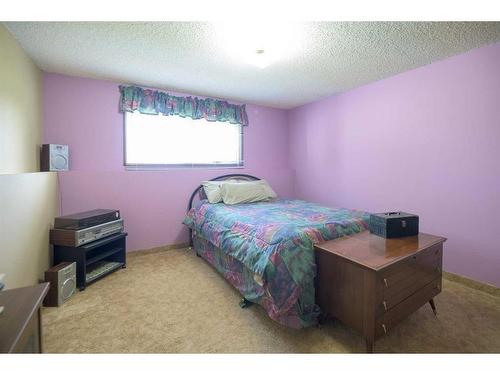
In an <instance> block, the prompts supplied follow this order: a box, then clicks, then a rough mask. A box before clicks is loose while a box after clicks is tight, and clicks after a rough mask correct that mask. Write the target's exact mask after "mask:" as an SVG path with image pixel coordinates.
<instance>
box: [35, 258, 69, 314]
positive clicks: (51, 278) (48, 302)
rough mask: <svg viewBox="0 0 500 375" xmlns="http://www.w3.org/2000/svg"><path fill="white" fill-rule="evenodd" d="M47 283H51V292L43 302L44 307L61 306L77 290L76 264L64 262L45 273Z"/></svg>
mask: <svg viewBox="0 0 500 375" xmlns="http://www.w3.org/2000/svg"><path fill="white" fill-rule="evenodd" d="M45 281H46V282H48V283H50V290H49V292H48V293H47V296H46V297H45V300H44V301H43V305H44V306H50V307H54V306H60V305H62V304H63V303H64V302H66V301H67V300H68V299H69V298H70V297H71V296H72V295H73V293H75V290H76V263H75V262H72V263H69V262H63V263H59V264H58V265H57V266H54V267H52V268H49V269H48V270H47V271H45Z"/></svg>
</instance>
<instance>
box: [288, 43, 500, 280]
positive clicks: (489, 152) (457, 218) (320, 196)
mask: <svg viewBox="0 0 500 375" xmlns="http://www.w3.org/2000/svg"><path fill="white" fill-rule="evenodd" d="M288 123H289V127H290V129H289V130H290V134H289V139H290V145H289V150H290V167H291V168H292V169H293V170H294V194H295V196H297V197H298V198H303V199H306V200H311V201H316V202H319V203H322V204H325V205H332V206H343V207H350V208H360V209H365V210H368V211H371V212H380V211H387V210H404V211H408V212H414V213H417V214H419V215H420V224H421V230H422V231H424V232H429V233H433V234H437V235H442V236H445V237H447V238H448V241H447V242H446V244H445V256H444V264H445V265H444V267H445V269H446V270H447V271H450V272H454V273H458V274H461V275H465V276H468V277H471V278H474V279H477V280H481V281H484V282H488V283H492V284H495V285H497V286H500V242H499V241H498V239H497V233H499V227H500V216H499V215H500V43H497V44H494V45H490V46H487V47H483V48H480V49H476V50H472V51H470V52H468V53H465V54H462V55H458V56H455V57H452V58H449V59H446V60H443V61H440V62H436V63H433V64H431V65H428V66H424V67H421V68H418V69H415V70H412V71H409V72H406V73H403V74H399V75H397V76H394V77H391V78H388V79H385V80H382V81H379V82H375V83H372V84H369V85H366V86H363V87H360V88H357V89H354V90H351V91H349V92H346V93H343V94H339V95H336V96H332V97H329V98H327V99H323V100H320V101H317V102H314V103H312V104H308V105H305V106H302V107H299V108H296V109H294V110H292V111H290V112H289V113H288Z"/></svg>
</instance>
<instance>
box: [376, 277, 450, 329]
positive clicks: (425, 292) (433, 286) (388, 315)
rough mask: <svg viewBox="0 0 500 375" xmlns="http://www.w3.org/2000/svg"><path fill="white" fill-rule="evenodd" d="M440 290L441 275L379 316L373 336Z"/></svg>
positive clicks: (399, 320)
mask: <svg viewBox="0 0 500 375" xmlns="http://www.w3.org/2000/svg"><path fill="white" fill-rule="evenodd" d="M440 292H441V277H438V278H436V279H434V280H432V281H431V282H430V283H428V284H427V285H425V286H424V287H423V288H421V289H420V290H418V291H417V292H415V293H414V294H413V295H412V296H410V297H408V298H407V299H405V300H404V301H402V302H401V303H399V304H398V305H396V306H394V307H393V308H392V309H390V310H388V311H387V312H385V313H384V314H382V315H381V316H379V317H378V318H377V321H376V324H375V337H380V336H382V335H385V334H386V333H387V332H389V330H391V329H392V328H393V327H394V326H395V325H397V324H398V323H399V322H401V321H402V320H403V319H405V318H406V317H407V316H408V315H410V314H411V313H413V312H414V311H416V310H418V309H419V308H420V307H421V306H423V305H425V304H426V303H427V302H428V301H430V300H431V299H432V298H434V297H435V296H436V295H438V294H439V293H440Z"/></svg>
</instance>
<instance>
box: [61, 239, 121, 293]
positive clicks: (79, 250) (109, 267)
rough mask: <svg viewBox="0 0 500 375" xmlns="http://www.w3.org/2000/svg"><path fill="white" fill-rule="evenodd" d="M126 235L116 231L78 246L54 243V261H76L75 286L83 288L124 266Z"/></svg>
mask: <svg viewBox="0 0 500 375" xmlns="http://www.w3.org/2000/svg"><path fill="white" fill-rule="evenodd" d="M126 236H127V233H118V234H115V235H112V236H109V237H106V238H103V239H101V240H98V241H94V242H91V243H88V244H85V245H83V246H78V247H74V246H58V245H55V246H54V263H55V264H58V263H61V262H76V286H77V287H78V288H79V289H80V290H84V289H85V287H86V286H87V285H89V284H90V283H93V282H94V281H97V280H99V279H101V278H102V277H104V276H106V275H108V274H109V273H111V272H113V271H116V270H117V269H119V268H125V267H126V264H127V261H126V254H125V249H126V241H125V237H126ZM98 262H100V263H98Z"/></svg>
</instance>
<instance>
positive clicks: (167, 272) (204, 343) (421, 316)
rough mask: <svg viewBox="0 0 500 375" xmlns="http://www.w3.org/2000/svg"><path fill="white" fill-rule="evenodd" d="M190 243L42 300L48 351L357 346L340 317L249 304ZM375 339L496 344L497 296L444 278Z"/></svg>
mask: <svg viewBox="0 0 500 375" xmlns="http://www.w3.org/2000/svg"><path fill="white" fill-rule="evenodd" d="M240 298H241V297H240V295H239V293H238V292H237V291H236V290H235V289H234V288H233V287H232V286H230V285H229V284H228V283H227V282H225V281H224V279H223V278H222V277H221V276H220V275H219V274H218V273H217V272H216V271H215V270H214V269H213V268H212V267H211V266H210V265H209V264H208V263H206V262H205V261H203V260H202V259H201V258H198V257H196V256H195V255H194V254H193V252H192V251H186V250H168V251H162V252H156V253H145V254H139V255H138V254H135V255H131V256H129V257H128V267H127V268H126V269H123V270H119V271H117V272H115V273H114V274H112V275H109V276H108V277H106V278H105V279H102V280H101V281H98V282H97V283H95V284H93V285H91V286H89V287H88V288H87V289H86V290H85V291H83V292H78V293H77V294H76V295H75V296H73V297H72V299H71V300H70V301H68V302H67V303H66V304H64V305H63V306H61V307H58V308H44V309H43V329H44V351H45V352H49V353H64V352H68V353H81V352H104V353H121V352H127V353H143V352H153V353H269V352H273V353H319V352H321V353H324V352H326V353H336V352H343V353H345V352H363V351H364V349H365V344H364V341H363V339H362V338H361V337H360V336H359V335H358V334H356V333H355V332H353V331H351V330H350V329H349V328H346V327H345V326H343V325H342V324H340V323H338V322H337V323H333V322H330V323H328V324H326V325H325V326H324V327H323V328H321V329H319V328H316V327H312V328H308V329H303V330H293V329H289V328H285V327H282V326H280V325H279V324H277V323H274V322H273V321H272V320H271V319H269V318H268V317H267V315H266V314H265V312H264V310H263V309H262V308H261V307H260V306H258V305H254V306H252V307H250V308H248V309H241V308H240V307H239V306H238V301H239V300H240ZM435 300H436V305H437V308H438V317H437V318H436V317H434V315H433V314H432V311H431V309H430V307H429V306H428V305H426V306H423V307H422V308H421V309H420V310H418V311H417V312H416V313H414V314H413V315H412V316H410V317H409V318H408V319H406V320H405V321H404V322H403V323H401V324H400V325H399V326H398V327H397V328H395V329H394V330H393V331H391V332H389V334H388V335H387V336H386V337H384V338H382V339H381V340H379V341H377V342H376V344H375V352H402V353H405V352H496V353H498V352H500V298H498V297H495V296H492V295H490V294H486V293H483V292H480V291H477V290H475V289H470V288H468V287H466V286H463V285H461V284H458V283H455V282H451V281H444V285H443V292H442V293H441V294H440V295H439V296H438V297H437V298H436V299H435Z"/></svg>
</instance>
